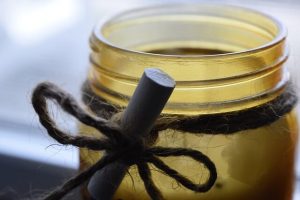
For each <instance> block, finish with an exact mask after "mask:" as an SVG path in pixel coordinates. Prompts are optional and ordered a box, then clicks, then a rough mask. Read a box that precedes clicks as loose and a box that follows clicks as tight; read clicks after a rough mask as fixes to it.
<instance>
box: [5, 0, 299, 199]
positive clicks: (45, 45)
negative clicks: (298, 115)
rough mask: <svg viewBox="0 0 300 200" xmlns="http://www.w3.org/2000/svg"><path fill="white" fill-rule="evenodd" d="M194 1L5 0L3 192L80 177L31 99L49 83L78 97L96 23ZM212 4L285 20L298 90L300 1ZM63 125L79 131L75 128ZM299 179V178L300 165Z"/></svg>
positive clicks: (36, 190)
mask: <svg viewBox="0 0 300 200" xmlns="http://www.w3.org/2000/svg"><path fill="white" fill-rule="evenodd" d="M195 2H202V1H200V0H198V1H197V0H182V1H179V0H177V1H175V0H151V1H150V0H122V1H121V0H109V1H105V0H0V91H1V94H0V194H1V191H2V193H3V192H6V193H7V192H8V193H9V191H11V190H12V189H13V190H14V191H15V192H14V193H15V194H16V195H17V196H19V197H34V196H35V195H39V194H42V193H43V192H45V191H47V190H49V189H50V188H53V187H54V186H55V185H58V184H60V183H62V182H63V180H65V179H66V178H67V177H70V176H71V175H72V174H74V173H76V169H77V168H78V165H79V161H78V150H77V149H76V148H72V147H67V148H66V147H63V146H60V145H52V144H55V142H54V141H53V140H52V139H50V138H49V137H47V134H46V132H45V130H44V129H43V128H42V127H41V126H40V125H39V124H38V122H37V116H36V115H35V113H34V112H33V109H32V106H31V103H30V95H31V91H32V89H33V87H34V86H35V85H36V84H37V83H38V82H41V81H45V80H48V81H51V82H54V83H56V84H58V85H60V86H62V87H63V88H64V89H66V90H68V91H70V92H71V93H72V94H74V95H76V97H78V98H80V86H81V84H82V82H83V81H84V80H85V78H86V75H87V67H88V62H89V61H88V57H89V56H88V55H89V46H88V39H89V36H90V33H91V31H92V29H93V26H94V25H95V24H96V23H97V21H99V20H100V19H101V18H102V17H103V16H105V15H111V14H113V13H117V12H120V11H121V10H126V9H130V8H135V7H141V6H145V5H150V4H151V5H153V4H155V5H157V4H162V3H195ZM210 2H220V3H226V4H232V5H242V6H245V7H249V8H254V9H257V10H260V11H263V12H266V13H268V14H271V15H273V16H275V17H276V18H278V19H280V20H281V21H283V22H284V23H285V24H286V26H287V27H288V30H289V36H288V41H289V44H290V49H291V56H290V58H289V62H290V71H292V75H293V79H294V82H297V84H298V85H299V78H300V76H299V75H298V76H297V73H298V72H299V69H298V67H299V66H297V65H296V63H300V39H299V38H300V37H299V35H300V13H299V11H300V1H298V0H257V1H255V0H254V1H251V0H245V1H243V0H236V1H234V0H232V1H226V0H224V1H221V0H220V1H210ZM54 114H55V113H54ZM59 114H60V113H58V115H59ZM62 124H64V126H66V127H67V128H68V130H70V131H72V130H73V132H75V131H74V130H75V128H76V126H75V124H74V123H69V122H67V121H63V123H62ZM298 160H299V159H298ZM297 174H298V176H299V177H300V164H298V167H297ZM298 192H299V196H300V187H298V186H297V188H296V191H295V197H294V199H295V200H296V199H297V200H298V199H300V197H298ZM11 193H13V191H11ZM72 199H74V198H72Z"/></svg>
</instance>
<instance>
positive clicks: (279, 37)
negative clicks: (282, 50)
mask: <svg viewBox="0 0 300 200" xmlns="http://www.w3.org/2000/svg"><path fill="white" fill-rule="evenodd" d="M170 6H172V7H181V8H182V6H184V7H185V8H188V7H195V6H218V7H227V8H233V9H239V10H244V11H247V12H252V13H254V14H258V15H261V16H263V17H265V18H268V19H270V20H271V21H272V22H273V23H274V24H275V25H276V26H277V28H278V33H277V34H276V36H275V37H274V38H273V39H272V40H271V41H269V42H267V43H264V44H263V45H259V46H257V47H253V48H249V49H246V50H242V51H235V52H228V53H220V54H204V55H172V54H157V53H150V52H145V51H138V50H132V49H128V48H124V47H120V46H118V45H116V44H114V43H112V42H110V41H109V40H108V39H107V38H106V37H105V36H104V35H103V34H102V31H99V30H101V29H102V28H103V27H105V25H106V24H107V23H109V22H110V21H112V20H114V19H116V18H119V17H121V16H123V15H127V14H129V13H133V12H136V11H146V10H152V9H156V8H162V7H164V8H167V7H170ZM93 34H94V36H95V37H96V38H97V39H98V41H99V42H101V43H103V44H105V45H106V46H108V47H110V48H112V49H116V50H118V51H123V52H128V53H133V54H139V55H148V56H154V57H156V56H158V57H161V58H164V57H167V58H176V59H178V58H199V59H201V58H205V59H206V58H208V59H209V58H229V57H231V56H242V55H243V54H249V53H255V52H257V51H262V50H264V49H268V48H271V47H272V46H275V45H277V44H278V43H280V42H281V41H283V40H285V38H286V36H287V28H286V26H284V25H283V23H282V22H281V21H279V20H278V19H276V18H275V17H273V16H272V15H269V14H266V13H263V12H259V11H257V10H254V9H251V8H245V7H242V6H236V5H229V4H219V3H189V4H187V3H176V4H162V5H156V6H144V7H141V8H134V9H129V10H126V11H123V12H121V13H120V14H117V15H115V14H112V15H108V16H106V17H104V18H103V19H102V20H100V21H99V23H98V24H97V25H96V26H95V28H94V30H93Z"/></svg>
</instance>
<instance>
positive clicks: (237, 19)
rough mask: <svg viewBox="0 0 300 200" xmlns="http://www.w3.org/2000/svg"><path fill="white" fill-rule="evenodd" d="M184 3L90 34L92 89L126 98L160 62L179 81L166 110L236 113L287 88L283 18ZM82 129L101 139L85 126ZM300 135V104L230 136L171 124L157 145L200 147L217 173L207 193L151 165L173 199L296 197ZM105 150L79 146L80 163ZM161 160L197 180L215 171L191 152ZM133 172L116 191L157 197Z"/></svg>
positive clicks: (119, 100)
mask: <svg viewBox="0 0 300 200" xmlns="http://www.w3.org/2000/svg"><path fill="white" fill-rule="evenodd" d="M180 9H181V10H182V13H179V14H177V13H178V6H170V7H168V8H167V7H162V8H147V9H144V10H143V9H142V10H136V11H132V12H127V13H124V14H123V15H122V14H121V15H119V16H117V17H115V18H113V19H112V20H110V21H108V22H106V23H104V24H102V25H101V26H100V28H98V29H96V30H95V33H94V34H93V35H92V37H91V48H92V50H93V51H92V53H91V65H92V67H91V70H90V73H89V77H88V84H89V85H90V87H91V89H92V91H93V93H94V94H95V95H98V96H99V97H101V98H103V99H105V100H106V101H108V102H110V103H112V104H114V105H118V106H126V104H127V102H128V99H129V98H130V96H131V94H132V93H133V91H134V89H135V87H136V84H137V81H138V78H139V77H140V75H141V74H142V72H143V69H144V68H145V67H153V66H155V67H159V68H161V69H163V70H164V71H166V72H167V73H168V74H170V75H171V76H172V77H173V78H175V80H176V81H177V87H176V89H175V91H174V93H173V94H172V96H171V98H170V101H169V103H168V105H167V106H166V108H165V109H164V111H163V112H164V113H166V114H184V115H191V116H192V115H201V114H215V113H225V112H234V111H239V110H243V109H247V108H251V107H254V106H259V105H262V104H264V103H266V102H268V101H270V100H272V99H274V98H276V97H277V96H278V95H280V94H281V93H282V92H284V90H285V85H286V83H287V81H288V73H287V71H286V70H284V61H285V60H286V57H287V53H286V48H285V43H284V39H285V31H284V28H283V27H282V26H281V24H279V22H277V21H276V20H274V19H273V18H270V17H268V16H265V15H263V14H260V13H257V12H255V11H251V10H246V9H242V8H238V7H232V6H216V5H206V4H204V5H199V6H180ZM174 25H176V26H174ZM156 26H157V27H156ZM197 26H199V27H198V28H199V30H203V31H200V32H199V30H198V28H197ZM195 27H196V28H195ZM158 30H159V31H158ZM178 30H179V32H180V30H184V32H180V33H181V34H180V33H178V32H176V31H178ZM213 30H214V31H213ZM171 33H172V34H171ZM199 34H200V35H201V34H203V35H201V36H199V37H198V35H199ZM245 34H246V36H247V37H246V38H245ZM174 35H175V36H174ZM249 37H250V38H251V40H249ZM170 38H171V39H170ZM90 103H93V102H90ZM87 107H88V105H87ZM87 109H88V108H87ZM80 133H81V134H86V135H93V136H95V137H101V134H99V133H98V132H97V131H95V130H94V129H92V128H89V127H86V126H84V125H80ZM297 134H298V130H297V120H296V114H295V112H294V111H291V112H290V113H288V114H286V115H284V116H283V117H281V118H280V119H279V120H277V121H275V122H273V123H272V124H270V125H266V126H262V127H259V128H256V129H251V130H244V131H240V132H236V133H233V134H230V135H224V134H219V135H210V134H202V133H197V134H192V133H182V132H178V131H174V130H166V131H163V132H161V133H160V134H159V137H158V140H157V142H156V144H155V145H159V146H165V147H187V148H192V149H195V150H198V151H201V152H202V153H204V154H205V155H207V156H208V157H209V158H210V159H211V160H212V161H213V162H214V163H215V165H216V168H217V173H218V178H217V181H216V183H215V185H214V186H213V188H212V189H211V190H209V191H208V192H206V193H195V192H193V191H190V190H188V189H186V188H184V187H183V186H180V185H178V183H177V182H176V181H174V180H173V179H171V178H169V177H168V176H165V175H164V174H162V173H160V172H159V171H158V170H156V169H155V167H154V166H150V168H151V169H152V170H151V172H152V177H153V180H154V182H155V184H156V185H157V186H158V188H159V189H160V191H161V192H162V194H163V196H164V197H165V199H171V200H173V199H185V200H196V199H197V200H254V199H255V200H266V199H272V200H291V199H292V192H293V183H294V154H295V149H296V143H297ZM100 156H101V155H100V153H97V152H94V151H90V150H87V149H81V150H80V160H81V166H80V167H81V169H85V168H86V167H88V166H90V165H92V164H93V163H94V162H96V161H97V160H98V159H99V158H100ZM163 161H164V162H165V163H166V164H168V165H169V166H171V167H172V168H174V169H176V170H177V171H179V172H180V173H182V174H183V175H185V176H187V177H188V178H190V179H191V180H193V181H194V182H196V183H203V182H205V181H206V180H207V177H208V175H209V174H208V171H207V169H205V168H204V166H202V165H199V164H198V163H196V162H194V161H192V160H191V159H188V158H185V157H176V158H175V157H168V158H163ZM129 173H130V176H129V175H126V177H125V178H124V180H123V182H122V184H121V185H120V187H119V189H118V190H117V192H116V194H115V196H114V198H113V199H115V200H121V199H122V200H144V199H145V200H146V199H150V198H149V196H148V195H147V193H146V192H145V188H144V184H143V182H142V181H141V179H140V177H139V176H138V172H137V169H136V167H135V166H132V167H131V168H130V169H129ZM85 193H86V191H85V188H84V189H83V194H84V196H85V199H89V197H88V195H85Z"/></svg>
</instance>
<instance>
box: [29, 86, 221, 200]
mask: <svg viewBox="0 0 300 200" xmlns="http://www.w3.org/2000/svg"><path fill="white" fill-rule="evenodd" d="M47 100H52V101H54V102H56V103H57V104H58V105H59V106H60V107H61V108H62V109H63V110H64V111H65V112H67V113H68V114H70V115H72V116H74V117H75V118H77V119H78V120H79V121H80V122H81V123H83V124H86V125H87V126H91V127H94V128H95V129H97V130H98V131H99V132H101V133H102V134H103V135H104V136H105V137H104V138H103V139H98V138H93V137H87V136H72V135H68V134H66V133H64V132H63V131H62V130H60V129H59V128H58V127H57V125H56V123H55V121H54V120H53V119H51V118H50V116H49V111H48V107H47ZM32 104H33V107H34V109H35V111H36V113H37V114H38V116H39V120H40V123H41V124H42V125H43V126H44V127H45V128H46V129H47V132H48V134H49V135H50V136H51V137H53V138H54V139H55V140H56V141H57V142H59V143H61V144H64V145H73V146H77V147H80V148H88V149H91V150H95V151H105V152H106V153H105V155H104V156H103V157H102V158H101V159H100V160H99V161H98V162H96V163H95V164H94V165H92V166H91V167H90V168H88V169H86V170H85V171H83V172H81V173H80V174H78V175H77V176H75V177H73V178H71V179H70V180H69V181H67V182H66V183H65V184H64V185H63V186H62V187H60V188H58V189H56V190H54V191H53V192H51V193H50V194H49V195H48V196H47V197H45V198H44V199H45V200H54V199H55V200H56V199H60V198H62V197H64V196H65V195H66V194H67V193H69V192H70V191H71V190H73V189H74V188H75V187H77V186H79V185H81V184H82V183H85V182H86V181H88V180H89V179H90V178H91V177H92V176H93V174H94V173H95V172H96V171H98V170H100V169H102V168H103V167H105V166H106V165H108V164H109V163H112V162H115V161H117V160H118V161H121V162H125V163H126V164H127V165H128V166H131V165H137V168H138V172H139V175H140V177H141V179H142V180H143V182H144V185H145V188H146V191H147V193H148V194H149V196H150V197H151V198H152V199H153V200H161V199H163V196H162V194H161V193H160V191H159V189H158V188H157V187H156V186H155V183H154V182H153V180H152V178H151V171H150V168H149V165H148V163H151V164H153V165H154V166H155V167H157V168H158V169H160V170H161V171H163V172H164V174H166V175H167V176H170V177H172V178H173V179H175V180H176V181H177V182H179V183H180V184H181V185H183V186H184V187H186V188H188V189H190V190H192V191H195V192H206V191H208V190H209V189H210V188H211V187H212V186H213V185H214V183H215V181H216V178H217V171H216V167H215V165H214V163H213V162H212V161H211V160H210V159H209V158H208V157H207V156H206V155H204V154H202V153H201V152H199V151H196V150H193V149H190V148H169V147H159V146H151V145H150V142H149V141H147V139H148V140H149V138H142V139H141V140H139V139H138V138H130V137H129V136H127V135H125V134H123V132H122V130H121V129H120V126H119V124H118V123H116V122H115V121H112V120H107V119H104V118H102V117H94V116H92V115H90V114H88V113H87V112H85V111H84V110H83V109H82V108H81V107H80V106H79V105H78V104H77V102H76V101H75V99H74V98H73V97H72V96H71V95H69V94H68V93H66V92H64V91H62V90H61V89H60V88H58V87H57V86H55V85H54V84H52V83H46V82H45V83H41V84H39V85H38V86H37V87H36V88H35V89H34V91H33V95H32ZM167 128H168V126H162V124H160V125H156V126H155V127H154V128H153V130H152V132H151V135H157V134H158V131H161V130H164V129H167ZM169 156H187V157H190V158H192V159H194V160H195V161H197V162H199V164H204V166H205V167H206V168H207V169H208V171H209V173H210V175H209V178H208V180H207V181H206V182H205V183H203V184H195V183H193V182H192V181H190V180H189V179H188V178H186V177H184V176H183V175H181V174H180V173H179V172H177V171H176V170H174V169H172V168H171V167H169V166H168V165H166V164H165V163H164V162H163V161H162V160H161V159H159V157H169Z"/></svg>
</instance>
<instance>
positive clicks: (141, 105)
mask: <svg viewBox="0 0 300 200" xmlns="http://www.w3.org/2000/svg"><path fill="white" fill-rule="evenodd" d="M174 88H175V81H174V80H173V79H172V78H171V77H170V76H169V75H167V74H166V73H164V72H163V71H161V70H159V69H156V68H148V69H145V71H144V74H143V76H142V78H141V79H140V82H139V84H138V86H137V88H136V90H135V92H134V94H133V96H132V98H131V99H130V101H129V104H128V106H127V108H126V109H125V111H124V114H123V116H122V118H121V128H122V132H124V134H129V135H130V136H132V137H133V138H134V137H136V138H138V137H145V136H146V135H147V134H148V133H149V132H150V131H151V129H152V127H153V125H154V123H155V121H156V119H157V117H158V116H159V115H160V113H161V111H162V110H163V108H164V106H165V104H166V103H167V101H168V99H169V97H170V95H171V94H172V92H173V90H174ZM127 169H128V165H126V164H125V163H123V162H119V161H118V162H114V163H112V164H109V165H107V166H106V167H105V168H103V169H102V170H99V171H98V172H96V174H95V175H94V176H93V177H92V178H91V180H90V182H89V184H88V190H89V192H90V194H91V196H92V197H93V198H94V199H96V200H100V199H101V200H110V199H112V197H113V195H114V193H115V191H116V190H117V188H118V187H119V185H120V183H121V181H122V180H123V178H124V176H125V173H126V170H127Z"/></svg>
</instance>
